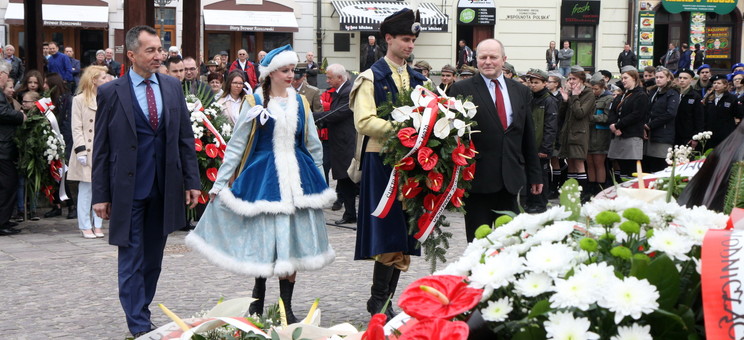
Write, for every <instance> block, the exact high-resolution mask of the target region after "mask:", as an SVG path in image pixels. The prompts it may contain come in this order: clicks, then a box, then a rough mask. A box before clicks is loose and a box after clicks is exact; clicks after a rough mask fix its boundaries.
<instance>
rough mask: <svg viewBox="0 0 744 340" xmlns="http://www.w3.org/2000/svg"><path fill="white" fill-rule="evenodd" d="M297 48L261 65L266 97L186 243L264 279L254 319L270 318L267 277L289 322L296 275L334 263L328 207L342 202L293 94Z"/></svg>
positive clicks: (302, 104)
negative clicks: (276, 284) (265, 311)
mask: <svg viewBox="0 0 744 340" xmlns="http://www.w3.org/2000/svg"><path fill="white" fill-rule="evenodd" d="M297 61H298V59H297V54H296V53H295V52H294V51H292V47H291V46H290V45H286V46H283V47H280V48H277V49H275V50H273V51H271V52H270V53H269V54H267V55H266V57H265V58H264V59H263V60H262V61H261V64H260V66H259V70H260V72H261V76H260V78H259V80H260V81H261V82H262V84H263V85H262V86H261V88H262V89H261V90H258V91H256V93H255V94H254V95H253V96H246V98H245V99H244V101H243V105H242V108H241V110H240V116H239V118H238V121H237V122H236V124H235V130H234V133H233V136H232V138H231V139H230V142H229V143H228V145H227V150H226V151H225V160H224V163H223V164H222V166H220V169H219V172H218V174H217V180H216V181H215V183H214V187H213V188H212V190H211V191H210V192H209V193H210V197H211V198H212V200H211V202H210V204H209V205H208V206H207V209H206V210H205V212H204V215H203V216H202V218H201V219H200V220H199V224H198V225H197V227H196V229H194V231H193V232H191V233H190V234H189V235H188V236H187V237H186V244H187V245H188V246H190V247H191V248H194V249H197V250H199V251H200V252H201V253H202V254H203V255H204V256H206V257H207V258H208V259H209V260H210V261H212V262H214V263H215V264H217V265H218V266H220V267H223V268H225V269H228V270H230V271H233V272H236V273H240V274H246V275H249V276H254V277H256V280H255V281H256V282H255V285H254V287H253V297H254V298H256V299H258V300H257V301H256V302H254V303H253V304H251V308H250V313H251V314H253V313H257V314H263V304H264V296H265V292H266V278H268V277H271V276H278V277H279V289H280V293H279V295H280V297H281V298H282V300H283V302H284V305H285V308H286V310H287V321H288V322H289V323H293V322H296V321H297V319H296V318H295V316H294V314H293V313H292V305H291V304H292V291H293V289H294V282H295V275H296V273H297V271H301V270H316V269H320V268H323V267H325V266H326V265H328V264H330V263H331V262H333V260H334V258H335V256H336V254H335V253H334V251H333V249H332V248H331V245H330V244H329V243H328V235H327V234H326V230H325V217H324V216H323V210H322V208H323V207H325V206H330V205H331V204H332V203H333V202H334V201H335V200H336V194H335V192H334V191H333V190H331V189H329V188H328V185H327V184H326V182H325V179H324V178H323V175H322V174H321V173H322V170H321V169H322V166H323V154H322V153H323V152H322V146H321V144H320V140H319V139H318V135H317V131H316V129H315V123H314V122H313V119H312V111H310V106H309V104H308V102H307V100H306V99H305V97H303V96H301V95H299V94H297V93H296V92H295V90H294V89H293V88H292V87H291V81H292V79H293V77H294V67H295V65H296V64H297Z"/></svg>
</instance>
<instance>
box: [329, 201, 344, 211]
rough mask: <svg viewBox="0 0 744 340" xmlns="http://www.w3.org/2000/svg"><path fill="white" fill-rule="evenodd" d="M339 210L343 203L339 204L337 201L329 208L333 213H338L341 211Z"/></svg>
mask: <svg viewBox="0 0 744 340" xmlns="http://www.w3.org/2000/svg"><path fill="white" fill-rule="evenodd" d="M341 208H343V203H341V201H338V200H337V201H336V202H333V206H332V207H331V210H333V211H339V210H341Z"/></svg>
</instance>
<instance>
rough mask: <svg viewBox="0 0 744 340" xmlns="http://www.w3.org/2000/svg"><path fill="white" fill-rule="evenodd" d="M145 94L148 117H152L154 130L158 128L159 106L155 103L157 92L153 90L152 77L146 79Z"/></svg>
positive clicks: (151, 121)
mask: <svg viewBox="0 0 744 340" xmlns="http://www.w3.org/2000/svg"><path fill="white" fill-rule="evenodd" d="M144 81H145V84H147V88H145V96H146V97H147V111H148V117H149V118H150V126H152V129H153V130H156V131H157V130H158V106H157V104H155V92H153V91H152V87H151V86H150V79H145V80H144Z"/></svg>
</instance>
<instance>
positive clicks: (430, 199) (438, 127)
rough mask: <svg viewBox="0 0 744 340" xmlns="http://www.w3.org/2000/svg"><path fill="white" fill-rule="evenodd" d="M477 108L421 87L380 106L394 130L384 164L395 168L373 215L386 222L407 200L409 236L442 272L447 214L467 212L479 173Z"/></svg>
mask: <svg viewBox="0 0 744 340" xmlns="http://www.w3.org/2000/svg"><path fill="white" fill-rule="evenodd" d="M475 114H476V106H475V105H474V104H473V103H472V102H470V101H468V100H463V99H462V98H458V99H454V98H450V97H447V96H446V95H445V94H444V93H442V92H441V91H440V92H439V95H437V94H435V93H434V92H432V91H431V90H429V89H427V88H425V87H422V86H417V87H416V88H414V89H413V90H410V91H407V90H404V91H401V92H400V93H399V94H398V99H397V101H396V102H395V103H394V102H393V101H392V99H391V98H388V101H387V102H385V103H384V104H382V105H380V106H379V107H378V115H379V116H380V117H389V118H390V120H391V121H392V122H393V126H394V128H393V129H392V132H391V134H390V136H388V138H386V139H385V143H384V145H383V148H382V154H383V155H384V162H385V164H388V165H390V166H392V167H393V173H392V174H391V176H390V181H389V183H388V186H387V189H386V191H385V194H384V195H383V197H382V199H381V200H380V203H379V204H378V206H377V209H376V210H375V211H374V212H373V213H372V215H374V216H377V217H380V218H384V217H385V216H386V214H387V212H388V210H389V209H390V206H391V205H392V203H393V201H394V200H395V199H400V200H401V201H402V202H403V209H404V210H405V211H406V212H407V214H408V217H409V221H408V222H409V232H410V233H411V234H414V237H415V238H416V239H417V240H418V241H419V242H420V243H421V244H422V245H423V246H424V249H425V250H426V259H427V260H428V261H430V263H431V264H432V270H434V268H436V263H437V261H438V260H440V261H442V262H444V261H445V258H444V253H445V251H446V249H447V248H448V247H449V244H448V238H450V237H451V236H452V234H451V233H448V232H444V231H442V230H441V229H440V228H439V227H440V226H447V225H448V224H447V222H446V221H445V217H444V215H443V214H442V213H443V212H444V211H445V210H453V211H460V212H463V209H462V204H463V203H462V199H463V196H464V195H465V190H466V189H468V188H469V183H468V181H470V180H472V179H473V176H474V175H475V160H474V159H473V158H474V157H475V154H476V150H475V145H473V142H472V140H471V138H470V135H471V133H473V132H475V131H473V129H472V128H473V126H474V125H475V124H476V123H475V121H473V117H474V116H475Z"/></svg>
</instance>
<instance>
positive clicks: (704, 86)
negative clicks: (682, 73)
mask: <svg viewBox="0 0 744 340" xmlns="http://www.w3.org/2000/svg"><path fill="white" fill-rule="evenodd" d="M697 74H698V81H697V82H696V83H694V84H693V85H692V88H693V89H694V90H695V91H698V92H700V96H701V97H705V95H706V94H707V93H708V91H709V90H710V87H711V85H713V82H711V81H710V77H711V76H712V75H713V73H711V72H710V65H708V64H703V65H700V67H698V68H697Z"/></svg>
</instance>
